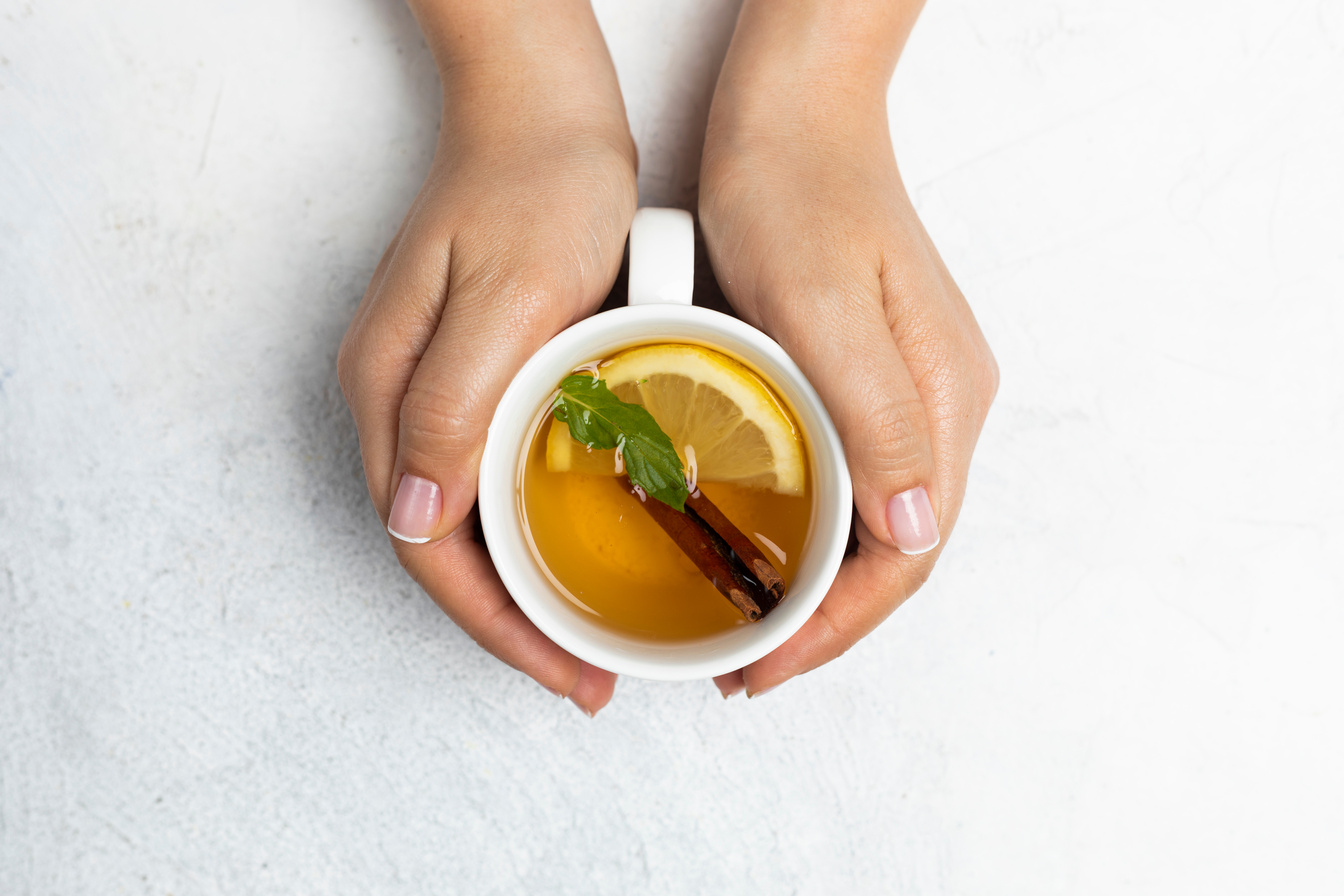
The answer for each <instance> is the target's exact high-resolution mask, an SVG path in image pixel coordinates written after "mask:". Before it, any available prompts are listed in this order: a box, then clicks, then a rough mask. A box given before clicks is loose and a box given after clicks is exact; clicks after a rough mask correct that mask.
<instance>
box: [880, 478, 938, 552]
mask: <svg viewBox="0 0 1344 896" xmlns="http://www.w3.org/2000/svg"><path fill="white" fill-rule="evenodd" d="M887 525H888V526H889V527H890V528H891V537H892V540H893V541H895V542H896V547H897V548H898V549H899V550H900V552H901V553H902V554H923V553H926V552H928V551H931V550H933V549H934V548H936V547H938V539H939V538H940V536H939V535H938V520H936V519H934V516H933V505H932V504H931V503H929V493H928V492H927V491H925V490H924V486H922V485H917V486H915V487H914V488H912V489H909V490H908V491H903V492H901V493H900V494H899V495H897V496H896V497H894V498H892V499H891V500H890V501H889V502H887Z"/></svg>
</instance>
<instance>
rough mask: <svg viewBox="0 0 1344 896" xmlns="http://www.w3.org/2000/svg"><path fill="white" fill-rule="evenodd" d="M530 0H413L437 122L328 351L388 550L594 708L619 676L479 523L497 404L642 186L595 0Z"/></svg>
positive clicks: (608, 267)
mask: <svg viewBox="0 0 1344 896" xmlns="http://www.w3.org/2000/svg"><path fill="white" fill-rule="evenodd" d="M530 5H531V4H530V3H528V2H522V3H518V4H510V5H504V4H500V5H496V4H472V3H450V2H444V0H438V2H427V0H426V2H413V3H412V7H413V8H414V10H415V12H416V15H417V17H418V18H419V20H420V23H421V27H422V29H423V30H424V31H425V35H426V38H427V39H428V41H429V44H430V47H431V50H432V51H433V52H434V54H435V57H436V59H437V61H438V62H439V66H440V72H441V76H442V80H443V88H444V113H443V125H442V128H441V131H440V136H439V144H438V148H437V151H436V154H435V157H434V162H433V165H432V167H431V169H430V172H429V176H428V178H427V179H426V181H425V184H424V186H423V188H422V189H421V190H420V193H419V195H418V196H417V197H416V199H415V202H414V203H413V204H412V206H411V209H410V211H409V212H408V213H407V215H406V219H405V221H403V223H402V225H401V229H400V230H399V231H398V232H397V235H396V236H395V237H394V238H393V240H392V244H391V245H390V246H388V248H387V251H386V253H384V255H383V258H382V261H381V262H379V264H378V267H377V269H376V270H375V271H374V275H373V279H372V282H371V283H370V284H369V288H368V290H367V292H366V293H365V295H364V300H363V301H362V302H361V303H360V306H359V308H358V310H357V311H356V312H355V317H354V320H353V321H352V322H351V324H350V328H349V330H348V331H347V333H346V336H345V339H344V341H343V342H342V344H341V351H340V356H339V360H338V365H337V366H338V373H339V376H340V382H341V388H342V390H343V391H344V393H345V397H346V401H347V402H348V403H349V405H350V410H351V412H352V413H353V415H354V418H355V425H356V427H357V429H358V430H359V443H360V452H361V455H362V458H363V462H364V473H365V477H366V479H367V482H368V487H369V495H370V497H371V498H372V499H373V505H374V508H375V509H376V510H377V512H378V515H379V517H380V518H381V519H382V521H383V524H384V526H386V527H387V529H388V531H389V532H390V533H391V534H392V535H393V536H395V537H394V538H393V540H392V544H393V546H394V548H395V549H396V552H397V556H398V558H399V559H400V560H401V563H402V565H403V566H405V567H406V570H407V571H408V572H409V573H410V574H411V576H412V577H413V578H414V579H415V580H416V581H417V582H418V583H419V584H420V585H421V587H423V588H424V589H425V591H426V592H428V593H429V595H430V596H431V597H432V598H433V599H434V600H435V602H436V603H438V605H439V606H440V607H441V608H442V609H443V610H444V612H446V613H447V614H448V615H449V616H450V617H451V618H452V619H453V621H454V622H456V623H457V624H458V625H459V626H461V627H462V629H463V630H464V631H466V632H467V634H469V635H471V637H472V638H474V639H475V640H476V641H477V643H479V644H480V645H481V646H482V647H484V648H485V649H486V650H488V651H490V652H491V653H492V654H494V655H495V656H496V657H498V658H499V659H501V660H503V661H504V662H506V663H508V664H509V665H511V666H513V667H514V668H517V669H519V670H521V671H522V672H524V673H526V674H527V675H529V676H531V677H532V678H534V679H535V680H536V681H538V682H540V683H541V684H542V685H543V686H544V687H546V688H547V689H548V690H550V691H552V692H553V693H556V694H559V695H561V696H565V697H568V698H570V699H571V700H572V701H574V703H575V704H576V705H578V706H579V707H580V708H581V709H583V710H584V711H585V712H587V713H588V714H590V715H591V714H593V713H595V712H596V711H597V710H599V709H601V708H602V707H603V706H604V705H606V703H607V701H608V700H610V698H611V693H612V690H613V688H614V686H615V676H614V675H612V674H611V673H610V672H606V671H604V670H601V669H597V668H596V667H594V666H590V665H588V664H586V663H582V662H580V661H579V660H578V659H577V658H575V657H574V656H572V655H570V654H569V653H567V652H566V651H564V650H562V649H561V648H560V647H558V646H557V645H556V644H554V643H553V642H551V641H550V640H549V639H548V638H546V636H545V635H543V634H542V633H541V632H540V631H539V630H538V629H537V628H536V626H534V625H533V624H532V623H531V622H530V621H529V620H528V619H527V618H526V617H525V616H524V615H523V614H522V612H521V611H520V610H519V609H518V607H517V606H516V605H515V604H514V602H513V600H512V598H510V596H509V594H508V592H507V591H506V590H505V588H504V586H503V584H502V583H501V581H500V579H499V576H498V574H497V573H496V572H495V569H494V566H493V565H492V564H491V562H490V557H489V554H488V553H487V552H486V550H485V547H484V545H483V544H481V543H479V542H478V541H477V540H476V539H475V537H474V535H473V530H474V528H475V526H474V519H473V517H474V509H473V508H474V505H475V502H476V478H477V473H478V470H479V466H480V458H481V450H482V448H483V446H484V443H485V436H486V429H487V427H488V426H489V423H490V419H491V416H492V415H493V413H494V409H495V406H496V404H498V402H499V400H500V397H501V396H502V395H503V392H504V389H505V388H506V387H507V386H508V384H509V382H510V381H511V380H512V379H513V377H514V375H515V374H516V373H517V371H518V369H519V368H520V367H521V366H522V365H523V363H524V362H525V361H526V360H527V359H528V358H529V357H531V355H532V354H533V353H534V352H535V351H536V350H537V349H538V348H540V347H541V345H542V344H543V343H545V342H546V341H547V340H548V339H550V338H551V337H552V336H554V335H555V334H556V333H558V332H560V331H561V330H563V329H564V328H565V327H567V326H569V325H570V324H572V323H574V322H575V321H577V320H579V319H581V318H583V317H585V316H587V315H589V314H591V313H592V312H593V311H595V310H596V309H597V307H598V306H599V305H600V304H601V302H602V300H603V298H604V297H605V296H606V295H607V293H608V292H609V290H610V289H611V286H612V283H613V282H614V280H615V278H616V273H617V271H618V269H619V268H620V264H621V255H622V251H623V249H624V244H625V238H626V234H627V233H628V231H629V229H630V221H631V218H632V216H633V215H634V211H635V206H636V201H637V190H636V185H635V164H636V161H635V148H634V143H633V141H632V139H631V137H630V131H629V126H628V124H627V123H626V119H625V109H624V106H623V105H622V102H621V96H620V90H619V87H618V86H617V83H616V75H615V72H614V70H613V68H612V65H611V59H610V57H609V55H608V53H607V49H606V46H605V44H604V43H603V41H602V36H601V33H600V31H599V30H598V27H597V23H596V21H595V20H594V18H593V15H592V12H591V10H590V9H589V8H588V5H587V3H586V2H585V3H572V2H570V3H563V4H556V3H553V2H552V3H548V4H545V10H544V14H543V12H542V11H541V10H540V9H538V10H532V9H529V8H527V7H529V6H530ZM455 6H456V7H461V8H460V9H454V8H453V7H455ZM506 7H507V8H506Z"/></svg>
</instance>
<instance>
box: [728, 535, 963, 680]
mask: <svg viewBox="0 0 1344 896" xmlns="http://www.w3.org/2000/svg"><path fill="white" fill-rule="evenodd" d="M855 528H856V530H857V532H858V536H859V550H858V553H857V554H855V555H854V556H853V557H850V558H848V559H846V560H845V562H844V563H843V564H841V566H840V572H839V573H838V574H837V575H836V577H835V581H834V582H833V583H832V584H831V588H830V590H829V591H827V592H826V597H825V598H823V599H822V601H821V604H820V606H818V607H817V611H816V612H815V613H813V614H812V617H811V618H810V619H808V620H807V622H806V623H804V624H803V627H802V628H800V629H799V630H798V632H797V634H795V635H794V636H793V637H792V638H790V639H789V640H787V641H785V642H784V643H783V644H782V645H780V646H779V647H777V648H776V649H775V650H774V651H772V652H771V653H769V654H767V655H766V656H764V657H762V658H761V659H759V660H757V661H756V662H754V663H752V664H751V665H749V666H747V667H746V668H745V669H743V670H742V677H743V681H744V683H745V685H746V690H747V696H749V697H751V696H755V695H757V694H761V693H763V692H765V691H768V690H770V689H772V688H774V687H777V686H778V685H780V684H783V683H784V682H786V681H788V680H789V679H790V678H793V677H794V676H797V675H802V674H803V673H804V672H810V671H812V670H813V669H815V668H817V667H818V666H823V665H825V664H826V663H829V662H830V661H831V660H833V659H835V658H836V657H838V656H840V655H841V654H842V653H844V652H845V651H847V650H849V648H851V647H853V646H854V645H855V644H857V643H858V642H859V640H860V639H862V638H863V637H865V636H866V635H867V634H868V633H869V632H871V631H872V630H873V629H875V628H877V627H878V625H880V624H881V623H882V621H883V620H885V619H886V618H887V617H888V616H890V615H891V614H892V612H893V611H895V609H896V608H897V607H899V606H900V605H901V604H903V603H905V601H906V599H907V598H909V597H910V595H912V594H914V593H915V592H916V591H917V590H919V586H920V585H922V584H923V583H924V580H925V579H927V578H928V576H929V573H930V572H932V570H933V565H934V563H935V562H936V561H937V558H938V554H939V553H941V547H939V548H935V549H934V550H932V551H929V552H927V553H924V554H919V555H917V556H911V555H909V554H903V553H901V551H900V550H899V549H897V548H895V547H892V546H891V545H888V544H885V543H883V542H882V541H881V540H879V539H878V538H876V537H875V536H874V535H873V533H872V532H871V531H869V529H868V527H867V526H866V525H864V523H863V520H862V519H858V518H856V522H855Z"/></svg>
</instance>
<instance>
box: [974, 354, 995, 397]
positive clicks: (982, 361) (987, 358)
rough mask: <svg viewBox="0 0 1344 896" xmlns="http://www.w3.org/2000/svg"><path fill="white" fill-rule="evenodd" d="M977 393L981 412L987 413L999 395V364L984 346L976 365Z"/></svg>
mask: <svg viewBox="0 0 1344 896" xmlns="http://www.w3.org/2000/svg"><path fill="white" fill-rule="evenodd" d="M975 369H976V384H977V387H978V388H977V390H976V391H977V393H978V394H979V395H980V398H981V401H982V405H981V409H982V411H983V412H985V413H988V411H989V406H990V405H991V404H993V403H994V398H995V397H996V396H997V395H998V394H999V362H998V361H997V360H996V359H995V358H994V353H993V352H992V351H990V349H989V346H988V345H986V346H984V349H983V351H982V352H981V353H980V357H979V358H978V359H977V363H976V368H975Z"/></svg>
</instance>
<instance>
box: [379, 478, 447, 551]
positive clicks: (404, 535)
mask: <svg viewBox="0 0 1344 896" xmlns="http://www.w3.org/2000/svg"><path fill="white" fill-rule="evenodd" d="M441 513H443V491H442V490H440V488H439V487H438V486H437V485H435V484H434V483H432V482H430V481H429V480H428V479H421V478H420V477H419V476H412V475H411V474H410V473H403V474H402V477H401V482H400V483H399V484H398V485H397V496H396V498H394V499H393V500H392V512H391V513H390V514H388V516H387V532H388V534H389V535H392V536H393V537H395V538H400V539H401V540H402V541H409V542H410V543H411V544H424V543H425V542H427V541H429V537H430V536H431V535H433V534H434V529H435V527H436V526H438V525H439V514H441Z"/></svg>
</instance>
